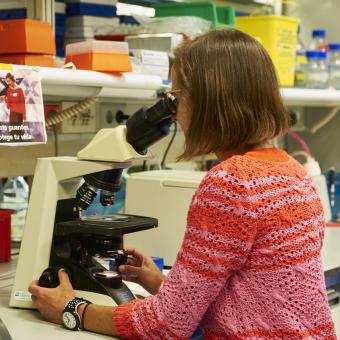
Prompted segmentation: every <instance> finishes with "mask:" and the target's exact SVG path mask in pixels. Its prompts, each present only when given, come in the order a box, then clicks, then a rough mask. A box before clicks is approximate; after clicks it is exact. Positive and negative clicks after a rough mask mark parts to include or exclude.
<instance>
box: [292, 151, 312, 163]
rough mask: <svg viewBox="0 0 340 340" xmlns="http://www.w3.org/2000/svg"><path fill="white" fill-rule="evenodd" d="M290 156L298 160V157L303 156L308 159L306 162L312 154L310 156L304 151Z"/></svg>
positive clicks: (295, 152)
mask: <svg viewBox="0 0 340 340" xmlns="http://www.w3.org/2000/svg"><path fill="white" fill-rule="evenodd" d="M290 155H291V156H292V157H294V158H296V157H297V156H302V157H304V158H305V159H306V161H307V160H308V158H310V154H308V153H307V152H306V151H303V150H299V151H294V152H292V153H290Z"/></svg>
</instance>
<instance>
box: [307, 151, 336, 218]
mask: <svg viewBox="0 0 340 340" xmlns="http://www.w3.org/2000/svg"><path fill="white" fill-rule="evenodd" d="M303 167H304V168H305V169H306V171H307V173H308V175H310V176H311V177H312V180H313V183H314V185H315V188H316V191H317V193H318V195H319V197H320V200H321V204H322V208H323V212H324V215H325V219H326V221H327V222H328V221H330V220H331V219H332V213H331V206H330V202H329V195H328V189H327V182H326V177H325V176H324V175H323V174H322V173H321V168H320V165H319V163H318V162H317V161H316V160H315V159H314V158H313V157H311V156H308V157H307V159H306V163H304V164H303Z"/></svg>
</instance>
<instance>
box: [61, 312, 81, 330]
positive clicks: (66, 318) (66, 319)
mask: <svg viewBox="0 0 340 340" xmlns="http://www.w3.org/2000/svg"><path fill="white" fill-rule="evenodd" d="M62 318H63V323H64V325H65V327H66V328H68V329H75V328H77V326H78V325H77V320H76V318H75V316H74V315H73V314H72V313H71V312H67V311H66V312H64V313H63V316H62Z"/></svg>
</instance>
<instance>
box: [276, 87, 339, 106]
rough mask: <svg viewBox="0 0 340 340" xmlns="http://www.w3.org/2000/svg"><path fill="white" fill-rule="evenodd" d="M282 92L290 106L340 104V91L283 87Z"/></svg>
mask: <svg viewBox="0 0 340 340" xmlns="http://www.w3.org/2000/svg"><path fill="white" fill-rule="evenodd" d="M281 93H282V96H283V99H284V102H285V104H286V105H288V106H305V107H307V106H308V107H332V106H340V91H335V90H312V89H299V88H283V89H281Z"/></svg>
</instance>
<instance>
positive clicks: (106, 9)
mask: <svg viewBox="0 0 340 340" xmlns="http://www.w3.org/2000/svg"><path fill="white" fill-rule="evenodd" d="M116 12H117V9H116V7H115V6H107V5H97V4H87V3H74V4H72V3H71V4H67V6H66V15H68V16H75V15H93V16H99V17H114V16H116Z"/></svg>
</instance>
